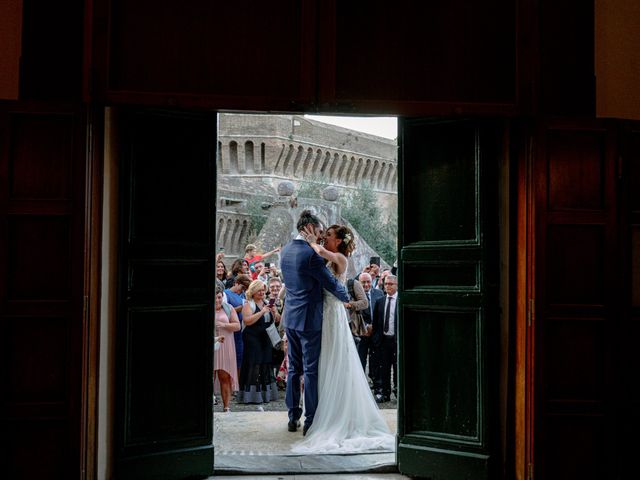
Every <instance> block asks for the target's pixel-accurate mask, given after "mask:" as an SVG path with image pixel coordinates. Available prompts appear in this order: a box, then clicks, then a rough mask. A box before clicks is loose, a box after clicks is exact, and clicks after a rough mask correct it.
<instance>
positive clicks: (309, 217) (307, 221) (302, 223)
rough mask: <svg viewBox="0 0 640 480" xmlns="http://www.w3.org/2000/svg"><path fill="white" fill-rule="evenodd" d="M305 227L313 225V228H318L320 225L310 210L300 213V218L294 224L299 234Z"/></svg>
mask: <svg viewBox="0 0 640 480" xmlns="http://www.w3.org/2000/svg"><path fill="white" fill-rule="evenodd" d="M307 225H313V226H314V227H319V226H320V225H321V222H320V219H319V218H318V217H317V216H316V215H314V214H313V213H311V210H303V211H302V213H301V214H300V218H299V219H298V223H297V224H296V228H297V229H298V231H299V232H301V231H302V230H304V227H306V226H307Z"/></svg>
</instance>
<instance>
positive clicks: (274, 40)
mask: <svg viewBox="0 0 640 480" xmlns="http://www.w3.org/2000/svg"><path fill="white" fill-rule="evenodd" d="M97 3H98V7H97V12H98V13H97V15H98V17H99V18H101V19H102V21H104V22H105V23H104V25H106V26H107V32H108V36H107V37H105V38H108V43H106V44H100V43H98V44H97V50H96V52H95V53H96V57H97V59H98V75H97V81H98V83H97V89H98V93H99V94H100V95H104V96H106V98H108V99H110V100H112V101H122V102H129V103H134V102H136V103H144V104H148V105H160V106H167V105H172V106H176V105H180V106H209V107H214V108H233V109H238V108H245V109H263V110H268V109H279V110H290V109H291V107H292V102H296V103H298V104H309V103H311V102H313V100H314V96H315V86H314V82H315V70H314V68H315V54H314V50H313V49H314V48H315V28H316V26H315V22H314V14H313V10H314V8H315V3H314V2H297V1H293V0H287V1H283V2H276V3H273V2H254V3H252V4H251V5H247V6H246V7H247V8H244V9H238V6H237V5H236V4H234V3H225V2H209V1H206V0H197V1H191V2H187V3H180V2H177V3H176V2H172V1H169V0H160V1H158V0H144V1H137V2H128V1H125V0H105V1H101V2H97ZM102 21H101V23H102ZM107 32H105V33H107Z"/></svg>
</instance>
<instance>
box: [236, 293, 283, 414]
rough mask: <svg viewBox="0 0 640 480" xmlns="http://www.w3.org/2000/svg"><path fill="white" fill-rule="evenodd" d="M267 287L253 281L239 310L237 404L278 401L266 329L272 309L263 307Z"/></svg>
mask: <svg viewBox="0 0 640 480" xmlns="http://www.w3.org/2000/svg"><path fill="white" fill-rule="evenodd" d="M266 290H267V286H266V285H265V284H264V282H262V281H260V280H254V281H253V282H251V284H250V285H249V288H248V289H247V293H246V298H247V303H245V304H244V306H243V307H242V320H243V323H244V330H243V331H242V341H243V343H244V354H243V357H242V367H241V368H240V390H239V391H238V402H240V403H258V404H259V403H268V402H270V401H273V400H277V399H278V387H277V386H276V380H275V377H274V375H273V370H272V369H271V361H272V347H271V340H269V336H268V335H267V332H266V328H267V327H268V326H269V325H271V324H272V323H273V321H274V315H275V307H274V306H273V305H272V306H269V304H268V303H265V295H266Z"/></svg>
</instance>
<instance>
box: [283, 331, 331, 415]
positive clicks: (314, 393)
mask: <svg viewBox="0 0 640 480" xmlns="http://www.w3.org/2000/svg"><path fill="white" fill-rule="evenodd" d="M287 340H288V341H289V373H288V377H287V383H289V382H291V386H292V388H287V396H286V402H287V405H298V406H297V407H294V408H293V409H291V410H289V420H298V419H299V418H300V416H301V415H302V408H300V407H299V405H300V388H299V387H300V379H301V378H302V375H301V373H302V372H304V374H306V377H307V382H308V385H305V386H304V404H305V408H306V412H305V421H304V423H305V425H311V423H312V422H313V417H314V416H315V413H316V406H317V405H318V360H319V358H320V344H321V340H322V330H318V331H313V332H309V331H301V330H291V329H289V328H287ZM303 359H304V360H303Z"/></svg>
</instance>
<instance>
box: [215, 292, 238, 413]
mask: <svg viewBox="0 0 640 480" xmlns="http://www.w3.org/2000/svg"><path fill="white" fill-rule="evenodd" d="M215 316H216V321H215V328H216V334H215V336H216V337H228V336H231V334H232V333H233V332H237V331H238V330H240V322H239V321H238V315H237V314H236V312H235V310H234V309H233V308H231V306H230V305H228V304H225V303H223V301H222V292H221V291H219V290H218V291H216V309H215ZM219 345H220V347H219V348H218V349H217V350H216V351H215V352H214V363H213V365H214V380H215V383H214V390H215V391H218V390H219V391H220V394H221V396H222V406H223V408H224V411H225V412H228V411H230V410H229V401H230V399H231V392H233V391H234V390H237V388H238V370H237V367H236V351H235V350H236V349H235V344H234V342H224V341H223V342H222V343H219Z"/></svg>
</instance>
